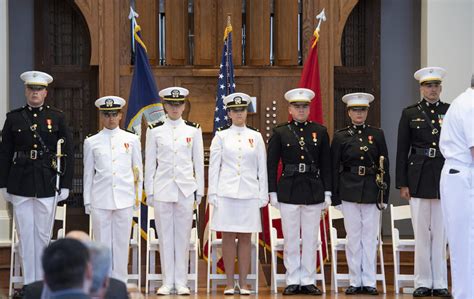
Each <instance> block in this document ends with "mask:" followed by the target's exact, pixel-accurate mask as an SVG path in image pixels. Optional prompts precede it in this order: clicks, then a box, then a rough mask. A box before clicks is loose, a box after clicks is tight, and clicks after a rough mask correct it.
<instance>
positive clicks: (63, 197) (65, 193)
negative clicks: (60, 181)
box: [58, 188, 69, 202]
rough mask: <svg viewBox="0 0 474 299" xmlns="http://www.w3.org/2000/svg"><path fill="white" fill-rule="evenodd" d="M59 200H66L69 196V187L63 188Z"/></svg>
mask: <svg viewBox="0 0 474 299" xmlns="http://www.w3.org/2000/svg"><path fill="white" fill-rule="evenodd" d="M58 197H59V202H61V201H63V200H66V199H67V198H68V197H69V189H67V188H61V192H60V193H59V196H58Z"/></svg>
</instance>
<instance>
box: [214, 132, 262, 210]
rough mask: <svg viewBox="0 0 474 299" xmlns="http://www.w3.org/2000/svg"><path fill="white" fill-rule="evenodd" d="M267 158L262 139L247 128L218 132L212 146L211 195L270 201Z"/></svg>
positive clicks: (257, 133)
mask: <svg viewBox="0 0 474 299" xmlns="http://www.w3.org/2000/svg"><path fill="white" fill-rule="evenodd" d="M267 182H268V178H267V158H266V150H265V143H264V141H263V138H262V135H261V134H260V133H259V132H258V131H255V130H252V129H249V128H247V127H245V126H244V127H237V126H235V125H232V126H230V127H229V128H228V129H224V130H222V131H218V132H216V135H215V136H214V138H213V139H212V143H211V157H210V165H209V189H208V195H209V196H213V195H217V196H219V197H230V198H240V199H259V200H260V201H262V202H266V201H268V183H267Z"/></svg>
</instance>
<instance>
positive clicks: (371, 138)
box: [367, 135, 374, 144]
mask: <svg viewBox="0 0 474 299" xmlns="http://www.w3.org/2000/svg"><path fill="white" fill-rule="evenodd" d="M367 139H368V140H369V143H370V144H373V143H374V136H372V135H369V136H368V137H367Z"/></svg>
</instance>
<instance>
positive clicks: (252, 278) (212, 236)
mask: <svg viewBox="0 0 474 299" xmlns="http://www.w3.org/2000/svg"><path fill="white" fill-rule="evenodd" d="M208 209H209V222H208V225H209V227H211V223H212V222H211V221H212V212H213V206H212V205H209V207H208ZM207 237H208V239H207V240H208V244H209V245H208V246H207V257H208V261H207V293H208V294H209V293H210V291H211V289H212V290H213V291H216V290H217V285H225V284H226V279H227V276H226V275H225V274H221V273H218V271H217V262H218V255H217V251H218V250H219V249H222V239H221V238H218V237H217V233H216V232H215V231H213V230H211V229H208V236H207ZM235 241H236V242H237V240H235ZM258 242H259V240H258V233H252V237H251V241H250V244H251V254H250V255H251V260H250V273H249V274H247V280H248V281H249V282H250V283H251V285H252V288H253V289H254V291H253V293H255V294H258V270H259V269H258V267H259V260H258V253H259V252H258V249H259V248H258V246H259V245H258V244H259V243H258ZM238 278H239V275H238V274H234V279H238Z"/></svg>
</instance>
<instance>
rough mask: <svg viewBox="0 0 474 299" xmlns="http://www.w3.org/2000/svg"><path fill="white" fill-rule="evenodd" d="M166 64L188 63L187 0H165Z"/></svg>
mask: <svg viewBox="0 0 474 299" xmlns="http://www.w3.org/2000/svg"><path fill="white" fill-rule="evenodd" d="M165 16H166V64H167V65H186V64H188V53H189V46H188V43H189V42H188V0H165Z"/></svg>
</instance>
